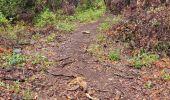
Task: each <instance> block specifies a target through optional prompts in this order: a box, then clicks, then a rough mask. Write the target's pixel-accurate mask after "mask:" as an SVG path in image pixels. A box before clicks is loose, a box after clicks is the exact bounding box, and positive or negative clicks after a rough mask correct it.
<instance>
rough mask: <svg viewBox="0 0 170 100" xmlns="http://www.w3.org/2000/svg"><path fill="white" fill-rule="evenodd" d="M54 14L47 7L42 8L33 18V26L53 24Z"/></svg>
mask: <svg viewBox="0 0 170 100" xmlns="http://www.w3.org/2000/svg"><path fill="white" fill-rule="evenodd" d="M55 18H56V15H55V14H54V13H53V12H51V11H49V9H46V10H44V11H43V12H41V13H40V14H39V15H38V16H37V17H35V19H34V23H35V26H37V27H45V26H47V25H49V24H54V21H55Z"/></svg>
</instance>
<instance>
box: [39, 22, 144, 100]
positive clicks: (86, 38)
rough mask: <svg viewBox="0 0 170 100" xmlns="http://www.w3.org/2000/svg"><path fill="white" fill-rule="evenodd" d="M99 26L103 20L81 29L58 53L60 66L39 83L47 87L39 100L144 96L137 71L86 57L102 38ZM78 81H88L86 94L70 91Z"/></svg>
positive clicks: (54, 68)
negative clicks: (95, 43)
mask: <svg viewBox="0 0 170 100" xmlns="http://www.w3.org/2000/svg"><path fill="white" fill-rule="evenodd" d="M100 22H102V20H100V21H98V22H94V23H89V24H83V25H80V26H79V28H78V29H77V30H75V31H74V32H73V33H72V34H71V35H70V37H68V39H67V40H66V41H64V42H63V43H62V44H60V46H59V48H57V49H56V52H57V59H58V65H56V66H55V67H52V68H50V69H49V70H48V71H47V73H45V74H44V75H42V76H41V77H42V79H41V80H43V81H41V82H40V83H41V84H46V85H44V86H43V88H42V89H41V91H38V90H37V91H38V97H39V98H40V99H42V98H43V99H44V98H46V99H51V100H54V98H57V100H66V99H68V98H70V99H72V100H78V99H80V100H88V99H89V98H88V97H87V96H86V93H89V92H92V91H93V92H92V93H90V95H91V96H92V97H95V98H99V99H101V100H110V99H115V98H121V99H131V100H132V99H134V98H137V97H138V96H141V95H142V94H140V93H142V92H141V88H140V87H141V86H140V85H141V84H140V81H138V74H137V70H134V69H133V68H130V67H127V66H125V65H123V64H117V65H112V64H109V63H104V62H100V61H98V60H97V59H96V58H94V57H92V56H91V55H89V54H88V53H87V51H86V50H87V47H88V46H89V44H90V43H93V40H94V39H95V37H96V35H97V34H99V33H98V32H97V27H98V25H99V23H100ZM82 31H90V34H83V33H82ZM76 77H84V78H85V81H86V82H87V89H86V90H82V89H77V88H76V89H75V90H73V91H69V88H70V87H68V83H69V82H70V81H71V80H73V79H74V78H76ZM136 85H137V87H136ZM133 86H135V88H134V87H133ZM129 91H131V92H129ZM132 94H133V95H132Z"/></svg>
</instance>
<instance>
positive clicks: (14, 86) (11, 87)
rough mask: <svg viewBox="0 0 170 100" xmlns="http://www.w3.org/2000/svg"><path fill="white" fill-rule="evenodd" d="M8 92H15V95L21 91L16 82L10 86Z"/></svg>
mask: <svg viewBox="0 0 170 100" xmlns="http://www.w3.org/2000/svg"><path fill="white" fill-rule="evenodd" d="M10 90H13V91H15V93H18V92H20V91H21V88H20V83H19V82H18V81H16V82H14V83H13V85H11V86H10Z"/></svg>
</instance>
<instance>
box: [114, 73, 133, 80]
mask: <svg viewBox="0 0 170 100" xmlns="http://www.w3.org/2000/svg"><path fill="white" fill-rule="evenodd" d="M113 75H116V76H119V77H122V78H125V79H134V77H132V76H125V75H121V74H118V73H113Z"/></svg>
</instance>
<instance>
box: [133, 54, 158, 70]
mask: <svg viewBox="0 0 170 100" xmlns="http://www.w3.org/2000/svg"><path fill="white" fill-rule="evenodd" d="M158 59H159V55H157V54H150V53H142V54H139V55H137V56H135V57H133V58H132V59H131V64H132V66H134V67H135V68H138V69H140V68H142V66H149V65H150V64H152V63H153V62H155V61H156V60H158Z"/></svg>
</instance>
